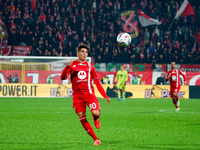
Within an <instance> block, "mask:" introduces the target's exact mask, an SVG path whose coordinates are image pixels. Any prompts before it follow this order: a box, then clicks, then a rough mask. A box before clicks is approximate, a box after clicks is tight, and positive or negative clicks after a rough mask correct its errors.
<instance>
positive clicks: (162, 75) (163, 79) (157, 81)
mask: <svg viewBox="0 0 200 150" xmlns="http://www.w3.org/2000/svg"><path fill="white" fill-rule="evenodd" d="M164 82H165V78H164V74H163V73H162V74H161V76H160V77H158V78H157V80H156V85H164Z"/></svg>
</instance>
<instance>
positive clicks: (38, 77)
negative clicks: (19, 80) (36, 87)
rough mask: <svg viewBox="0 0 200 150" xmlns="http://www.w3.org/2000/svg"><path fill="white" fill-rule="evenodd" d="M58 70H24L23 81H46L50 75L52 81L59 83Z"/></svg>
mask: <svg viewBox="0 0 200 150" xmlns="http://www.w3.org/2000/svg"><path fill="white" fill-rule="evenodd" d="M60 75H61V72H60V71H38V70H36V71H35V70H31V71H25V83H48V79H49V78H50V77H52V78H53V83H57V84H61V83H62V80H61V79H60Z"/></svg>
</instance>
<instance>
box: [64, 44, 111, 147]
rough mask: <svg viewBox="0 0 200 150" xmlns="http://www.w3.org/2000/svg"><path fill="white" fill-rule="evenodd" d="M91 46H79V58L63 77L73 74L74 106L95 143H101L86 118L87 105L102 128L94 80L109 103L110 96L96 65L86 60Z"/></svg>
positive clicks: (71, 63)
mask: <svg viewBox="0 0 200 150" xmlns="http://www.w3.org/2000/svg"><path fill="white" fill-rule="evenodd" d="M89 51H90V49H89V47H88V46H87V45H85V44H80V45H79V46H78V52H77V55H78V60H75V61H70V62H69V63H68V64H67V66H66V67H65V68H64V69H63V71H62V74H61V79H62V80H66V79H67V77H68V74H70V75H71V82H72V90H73V108H74V110H75V113H76V114H77V115H78V116H79V120H80V122H81V124H82V125H83V127H84V128H85V130H86V132H87V133H88V134H89V135H90V136H91V137H92V138H93V139H94V145H100V144H101V142H100V140H99V139H98V138H97V136H96V135H95V133H94V131H93V129H92V127H91V125H90V124H89V122H88V121H87V118H86V105H87V106H88V107H89V108H90V111H91V113H92V116H93V120H94V124H95V127H96V128H97V129H99V128H100V122H99V117H100V105H99V101H98V100H97V98H96V96H95V95H94V87H93V86H92V80H94V83H95V84H96V86H97V88H98V90H99V92H100V93H101V95H102V96H103V97H104V98H105V99H106V100H107V103H108V104H109V102H110V98H109V97H108V96H107V95H106V92H105V91H104V89H103V87H102V85H101V82H100V81H99V79H98V76H97V73H96V70H95V68H94V65H93V64H92V63H90V62H87V61H86V58H87V56H88V52H89Z"/></svg>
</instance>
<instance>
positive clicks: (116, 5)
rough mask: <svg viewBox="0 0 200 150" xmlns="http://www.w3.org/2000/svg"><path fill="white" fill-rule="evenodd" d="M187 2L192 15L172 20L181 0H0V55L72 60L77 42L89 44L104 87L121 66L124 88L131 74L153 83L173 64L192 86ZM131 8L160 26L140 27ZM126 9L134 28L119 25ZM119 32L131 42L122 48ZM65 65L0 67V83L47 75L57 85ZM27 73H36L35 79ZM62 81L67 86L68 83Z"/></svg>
mask: <svg viewBox="0 0 200 150" xmlns="http://www.w3.org/2000/svg"><path fill="white" fill-rule="evenodd" d="M189 2H190V4H191V5H192V7H193V10H194V12H195V16H192V15H187V16H185V17H180V18H179V19H174V17H175V15H176V13H177V12H178V10H179V8H180V6H181V4H182V1H168V2H166V1H158V0H153V1H146V0H137V1H134V0H124V1H122V0H119V1H112V0H108V1H107V0H106V1H104V0H101V1H80V0H71V1H64V0H60V1H42V0H41V1H40V0H39V1H37V0H31V1H28V0H26V1H21V0H14V1H13V0H12V1H11V0H8V1H5V0H1V1H0V10H1V11H0V25H1V45H0V51H1V55H2V56H45V57H49V56H55V57H65V56H67V57H72V56H76V47H77V46H78V44H79V43H81V42H83V43H85V44H88V45H89V46H90V49H91V51H90V53H89V56H90V57H91V62H92V63H94V64H95V67H96V69H97V71H98V75H99V77H100V80H101V79H102V78H103V76H105V74H108V75H109V78H110V81H111V82H110V84H113V79H114V77H115V75H116V71H117V70H118V69H119V66H120V64H123V65H124V67H125V69H126V70H127V71H128V72H129V78H128V82H127V83H128V84H132V77H133V75H134V73H136V76H138V75H141V77H142V84H144V85H155V82H156V79H157V78H158V77H159V76H161V74H163V73H164V74H163V75H165V72H167V70H169V69H170V65H169V63H170V62H171V61H172V60H174V61H175V62H176V63H177V64H178V65H177V68H178V69H181V70H182V71H184V73H185V74H186V81H187V84H188V85H191V86H193V85H196V87H197V85H200V74H199V71H200V65H199V64H200V47H199V45H200V29H199V25H200V12H199V8H200V5H199V3H198V2H197V3H195V5H194V1H189ZM137 10H139V11H143V12H144V13H145V14H146V15H148V16H149V17H151V18H153V19H157V20H158V21H160V22H161V23H157V24H156V23H154V24H153V25H148V26H145V27H144V26H143V25H141V22H140V21H139V20H138V15H139V14H138V12H137ZM130 11H131V13H133V14H134V17H133V18H132V20H131V21H130V23H132V24H131V25H135V28H134V29H132V28H131V25H130V26H129V25H128V26H126V27H125V26H124V18H123V17H125V19H127V17H130V15H132V14H130ZM123 14H125V15H123ZM122 31H127V32H129V34H131V36H132V38H133V39H132V41H133V42H132V44H131V45H130V46H128V47H126V48H122V47H119V46H118V45H117V43H116V36H117V34H118V33H120V32H122ZM2 60H3V59H2ZM65 64H66V63H63V64H60V66H58V65H56V63H51V64H49V68H50V69H46V68H45V69H39V70H36V69H35V70H34V69H32V70H28V69H27V70H23V69H22V68H23V67H21V68H20V67H16V66H14V67H13V68H14V69H13V68H12V70H11V69H9V67H8V66H3V65H2V64H0V69H1V73H0V75H1V82H2V83H12V80H9V78H7V77H9V76H10V78H14V76H15V75H14V74H17V76H18V78H19V79H18V83H22V84H24V83H29V84H31V83H32V84H34V83H39V84H46V83H48V79H49V77H50V76H53V83H54V84H61V83H62V82H61V80H60V79H59V74H60V72H61V70H62V68H63V67H64V65H65ZM58 68H59V69H58ZM30 74H31V75H30ZM33 74H39V78H38V79H37V78H34V77H33ZM64 83H67V84H70V80H69V81H65V82H64ZM188 92H189V91H188ZM8 93H9V92H8Z"/></svg>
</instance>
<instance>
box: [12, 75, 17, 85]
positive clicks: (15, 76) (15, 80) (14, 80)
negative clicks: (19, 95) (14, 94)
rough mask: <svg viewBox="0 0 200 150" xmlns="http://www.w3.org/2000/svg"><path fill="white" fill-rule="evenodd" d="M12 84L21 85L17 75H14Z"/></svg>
mask: <svg viewBox="0 0 200 150" xmlns="http://www.w3.org/2000/svg"><path fill="white" fill-rule="evenodd" d="M12 83H19V77H18V75H17V73H14V74H13V78H12Z"/></svg>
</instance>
